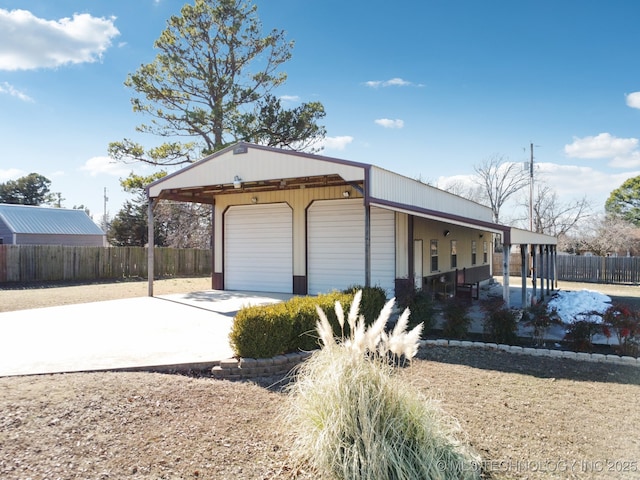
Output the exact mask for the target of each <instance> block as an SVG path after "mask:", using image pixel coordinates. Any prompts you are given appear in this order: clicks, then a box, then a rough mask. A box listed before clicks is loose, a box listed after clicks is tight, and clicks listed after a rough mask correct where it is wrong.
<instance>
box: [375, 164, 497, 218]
mask: <svg viewBox="0 0 640 480" xmlns="http://www.w3.org/2000/svg"><path fill="white" fill-rule="evenodd" d="M370 182H371V183H370V194H371V196H372V197H373V198H378V199H380V200H387V201H390V202H394V203H397V204H401V205H407V206H409V207H420V208H425V209H428V210H432V211H436V212H439V213H440V212H441V213H447V214H451V215H459V216H461V217H467V218H472V219H475V220H481V221H484V222H491V223H493V217H492V213H491V209H490V208H488V207H485V206H484V205H480V204H479V203H475V202H472V201H470V200H467V199H465V198H462V197H459V196H457V195H454V194H452V193H449V192H445V191H443V190H439V189H438V188H435V187H432V186H430V185H425V184H424V183H421V182H418V181H417V180H413V179H411V178H408V177H404V176H402V175H399V174H397V173H393V172H389V171H387V170H383V169H381V168H378V167H373V166H372V167H371V177H370Z"/></svg>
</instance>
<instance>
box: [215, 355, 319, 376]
mask: <svg viewBox="0 0 640 480" xmlns="http://www.w3.org/2000/svg"><path fill="white" fill-rule="evenodd" d="M310 355H311V352H297V353H287V354H286V355H277V356H275V357H272V358H240V359H237V358H229V359H227V360H221V361H220V362H218V364H217V365H216V366H214V367H213V368H212V369H211V376H212V377H214V378H219V379H227V380H241V379H248V378H255V377H269V376H271V375H282V374H286V373H289V372H290V371H291V369H292V368H293V367H295V366H296V365H298V364H299V363H300V362H302V361H303V360H306V359H307V358H309V356H310Z"/></svg>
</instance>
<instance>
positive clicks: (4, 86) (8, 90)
mask: <svg viewBox="0 0 640 480" xmlns="http://www.w3.org/2000/svg"><path fill="white" fill-rule="evenodd" d="M0 93H5V94H7V95H11V96H12V97H16V98H18V99H20V100H22V101H23V102H33V98H31V97H30V96H29V95H27V94H26V93H24V92H21V91H20V90H18V89H17V88H15V87H14V86H13V85H11V84H9V83H7V82H3V83H0Z"/></svg>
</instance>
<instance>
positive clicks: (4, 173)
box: [0, 168, 26, 182]
mask: <svg viewBox="0 0 640 480" xmlns="http://www.w3.org/2000/svg"><path fill="white" fill-rule="evenodd" d="M25 175H26V173H25V172H24V170H20V169H19V168H8V169H7V170H3V169H1V168H0V182H6V181H8V180H17V179H18V178H20V177H24V176H25Z"/></svg>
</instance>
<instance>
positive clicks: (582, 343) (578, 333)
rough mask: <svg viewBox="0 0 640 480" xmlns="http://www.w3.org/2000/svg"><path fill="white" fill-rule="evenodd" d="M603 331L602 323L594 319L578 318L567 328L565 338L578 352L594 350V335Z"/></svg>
mask: <svg viewBox="0 0 640 480" xmlns="http://www.w3.org/2000/svg"><path fill="white" fill-rule="evenodd" d="M601 331H602V325H601V324H600V323H599V322H598V321H596V320H593V319H590V318H585V319H584V320H576V321H575V322H573V323H572V324H570V325H569V328H567V334H566V335H565V337H564V338H565V340H566V341H567V342H568V343H569V346H570V347H571V349H572V350H573V351H576V352H591V351H592V350H593V336H594V335H595V334H596V333H598V332H601Z"/></svg>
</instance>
